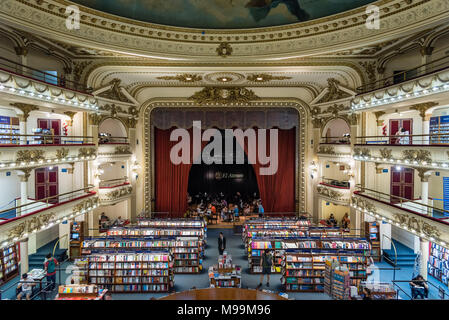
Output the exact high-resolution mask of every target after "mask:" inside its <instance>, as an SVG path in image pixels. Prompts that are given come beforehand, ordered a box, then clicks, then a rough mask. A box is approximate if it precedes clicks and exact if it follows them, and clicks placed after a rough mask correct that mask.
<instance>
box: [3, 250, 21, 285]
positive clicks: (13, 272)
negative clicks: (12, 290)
mask: <svg viewBox="0 0 449 320" xmlns="http://www.w3.org/2000/svg"><path fill="white" fill-rule="evenodd" d="M18 252H19V249H18V245H17V244H13V245H11V246H8V247H5V248H2V249H1V250H0V259H1V265H0V284H2V283H5V282H8V281H9V280H11V279H12V278H14V277H16V276H17V275H18V274H19V256H18Z"/></svg>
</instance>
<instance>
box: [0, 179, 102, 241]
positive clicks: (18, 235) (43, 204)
mask: <svg viewBox="0 0 449 320" xmlns="http://www.w3.org/2000/svg"><path fill="white" fill-rule="evenodd" d="M98 205H99V204H98V195H97V194H96V193H95V191H93V186H88V187H86V188H83V189H79V190H75V191H71V192H67V193H63V194H58V195H55V196H52V197H49V198H45V199H40V200H37V201H32V202H29V203H27V204H24V205H20V206H16V207H13V208H9V209H6V210H3V211H0V216H2V215H4V214H10V213H11V212H14V213H15V217H14V218H11V219H5V220H2V221H0V243H1V246H2V247H4V246H7V245H8V244H11V243H13V242H17V241H20V240H22V239H26V238H27V237H28V235H30V234H31V233H36V232H39V231H42V230H45V229H47V228H50V227H51V226H53V225H55V224H58V223H61V222H62V221H65V220H67V219H72V218H74V217H76V216H78V215H81V214H85V213H86V212H88V211H89V210H93V209H95V208H96V207H98Z"/></svg>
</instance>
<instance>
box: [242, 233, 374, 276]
mask: <svg viewBox="0 0 449 320" xmlns="http://www.w3.org/2000/svg"><path fill="white" fill-rule="evenodd" d="M265 249H270V250H271V251H272V252H273V254H274V265H273V266H272V270H271V271H272V273H280V272H281V263H282V260H283V254H284V252H285V251H286V250H290V251H292V250H302V251H311V250H325V251H330V250H334V251H342V250H344V251H363V252H369V250H370V244H369V243H368V242H367V241H366V240H365V239H363V238H332V239H331V238H324V239H319V238H306V237H299V238H296V239H282V238H281V239H272V238H266V239H252V240H251V242H250V243H249V245H248V262H249V268H250V272H251V273H261V272H262V269H261V267H260V257H261V255H262V252H263V251H264V250H265Z"/></svg>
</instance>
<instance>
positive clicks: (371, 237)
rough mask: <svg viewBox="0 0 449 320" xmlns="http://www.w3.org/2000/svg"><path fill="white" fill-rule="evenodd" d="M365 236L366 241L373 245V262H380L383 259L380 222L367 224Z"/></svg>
mask: <svg viewBox="0 0 449 320" xmlns="http://www.w3.org/2000/svg"><path fill="white" fill-rule="evenodd" d="M365 235H366V239H367V240H368V241H369V242H370V243H371V256H372V257H373V260H374V261H377V262H379V261H380V260H381V258H382V254H381V252H382V251H381V247H380V224H379V222H365Z"/></svg>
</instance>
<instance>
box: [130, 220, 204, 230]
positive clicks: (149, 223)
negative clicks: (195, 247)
mask: <svg viewBox="0 0 449 320" xmlns="http://www.w3.org/2000/svg"><path fill="white" fill-rule="evenodd" d="M137 224H138V225H139V226H145V227H154V228H204V227H205V222H204V221H203V220H174V221H170V220H154V219H139V220H138V221H137Z"/></svg>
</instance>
